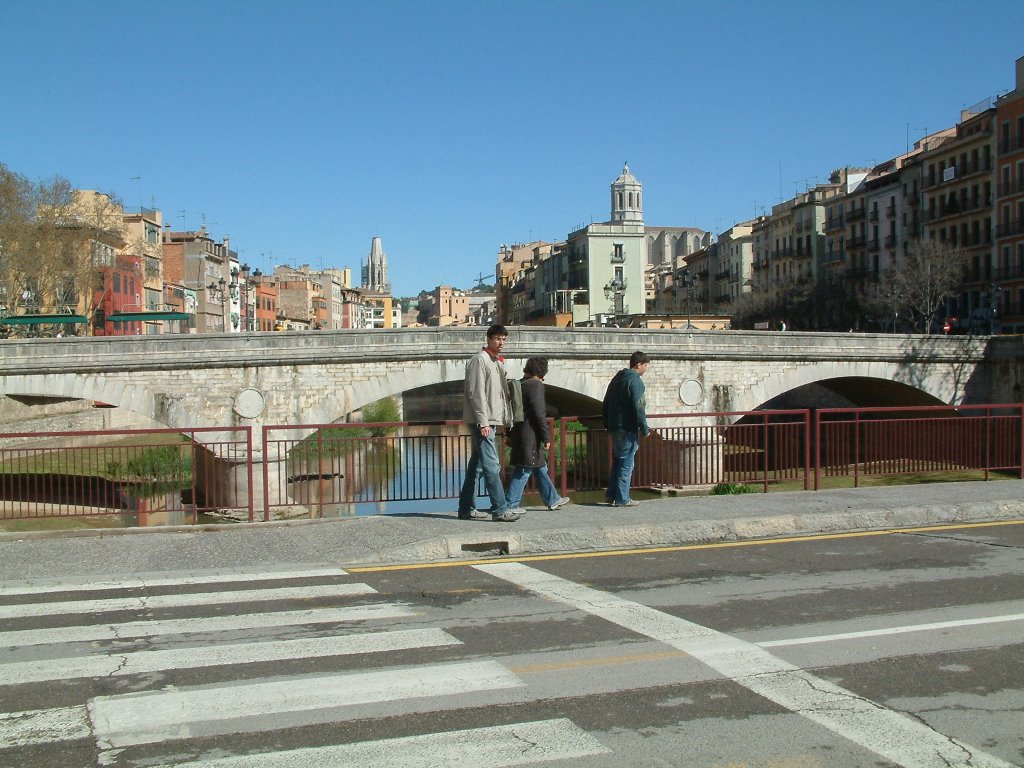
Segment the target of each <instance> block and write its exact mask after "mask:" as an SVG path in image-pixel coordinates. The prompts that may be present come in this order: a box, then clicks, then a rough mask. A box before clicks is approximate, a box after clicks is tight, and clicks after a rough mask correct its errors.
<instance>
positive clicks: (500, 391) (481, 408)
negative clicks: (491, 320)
mask: <svg viewBox="0 0 1024 768" xmlns="http://www.w3.org/2000/svg"><path fill="white" fill-rule="evenodd" d="M507 339H508V331H507V330H506V329H505V326H503V325H492V326H491V327H490V328H488V329H487V346H486V347H484V348H483V349H482V350H480V351H479V352H477V353H476V354H475V355H473V357H471V358H470V359H469V362H468V363H467V364H466V383H465V389H464V392H463V400H462V420H463V421H464V422H465V423H466V424H468V425H469V428H470V432H471V433H472V437H473V451H472V453H471V454H470V456H469V463H468V464H467V465H466V477H465V479H464V480H463V482H462V491H461V492H460V493H459V519H460V520H486V519H487V517H488V514H487V513H486V512H482V511H480V510H478V509H476V506H475V502H476V483H477V479H478V478H479V476H480V473H483V476H484V485H485V486H486V488H487V495H488V496H490V498H491V512H490V517H491V519H492V520H494V521H496V522H500V523H513V522H515V521H516V520H518V519H519V518H520V516H521V515H522V514H523V510H522V509H518V508H516V509H511V508H509V506H508V504H507V503H506V501H505V490H504V487H503V486H502V482H501V459H500V458H499V457H498V443H497V439H496V438H497V430H498V428H499V427H508V426H511V424H512V407H511V404H510V403H509V398H508V384H507V382H506V380H505V358H504V357H502V356H501V350H502V348H504V346H505V341H506V340H507Z"/></svg>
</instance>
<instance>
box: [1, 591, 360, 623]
mask: <svg viewBox="0 0 1024 768" xmlns="http://www.w3.org/2000/svg"><path fill="white" fill-rule="evenodd" d="M376 591H377V590H375V589H374V588H373V587H371V586H369V585H367V584H323V585H311V586H307V587H279V588H276V589H240V590H229V591H227V592H185V593H181V594H173V595H149V596H139V597H115V598H109V599H106V600H71V601H68V602H60V603H23V604H20V605H3V606H0V619H23V618H27V617H29V616H51V615H56V614H69V613H104V612H109V611H148V610H152V609H156V608H180V607H183V606H187V607H189V608H192V607H195V606H197V605H220V604H223V603H245V602H257V601H258V602H265V601H268V600H302V599H304V598H314V597H350V596H352V595H369V594H373V593H375V592H376Z"/></svg>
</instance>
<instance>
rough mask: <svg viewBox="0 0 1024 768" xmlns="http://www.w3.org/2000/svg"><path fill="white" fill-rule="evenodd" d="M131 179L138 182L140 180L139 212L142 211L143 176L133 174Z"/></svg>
mask: <svg viewBox="0 0 1024 768" xmlns="http://www.w3.org/2000/svg"><path fill="white" fill-rule="evenodd" d="M130 181H137V182H139V212H140V213H141V212H142V177H141V176H132V177H131V179H130Z"/></svg>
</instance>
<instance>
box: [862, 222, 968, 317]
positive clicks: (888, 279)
mask: <svg viewBox="0 0 1024 768" xmlns="http://www.w3.org/2000/svg"><path fill="white" fill-rule="evenodd" d="M966 259H967V257H966V254H965V253H964V251H962V250H961V249H960V248H958V247H956V246H954V245H950V244H949V243H946V242H944V241H941V240H937V239H934V238H933V239H931V240H914V241H913V242H912V243H911V244H910V245H909V246H908V248H907V250H906V253H905V254H904V257H903V258H902V259H900V260H899V261H897V263H896V264H895V265H894V267H893V268H892V269H891V270H889V272H888V273H887V274H886V276H885V278H884V279H883V280H882V281H881V283H880V284H879V286H878V289H877V291H876V293H875V301H876V302H878V303H879V304H882V305H886V306H888V307H889V308H890V309H891V312H892V313H893V315H894V316H895V315H896V314H897V313H900V310H903V312H902V316H903V317H904V318H905V319H906V320H907V321H908V322H909V323H910V324H911V325H912V326H913V327H914V328H915V329H916V330H918V331H920V332H921V333H931V332H932V327H933V325H934V323H935V322H936V318H937V315H938V313H939V309H940V308H941V307H942V305H943V303H944V302H945V300H946V299H947V298H949V297H950V296H952V295H954V293H955V291H956V289H957V286H959V285H960V282H961V280H962V279H963V273H964V266H965V264H966Z"/></svg>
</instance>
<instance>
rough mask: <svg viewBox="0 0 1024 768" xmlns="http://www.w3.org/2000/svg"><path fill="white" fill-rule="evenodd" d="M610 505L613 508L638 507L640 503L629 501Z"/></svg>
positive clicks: (613, 502) (634, 500) (633, 500)
mask: <svg viewBox="0 0 1024 768" xmlns="http://www.w3.org/2000/svg"><path fill="white" fill-rule="evenodd" d="M610 505H611V506H613V507H639V506H640V502H639V501H637V500H636V499H629V500H627V501H612V502H610Z"/></svg>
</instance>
